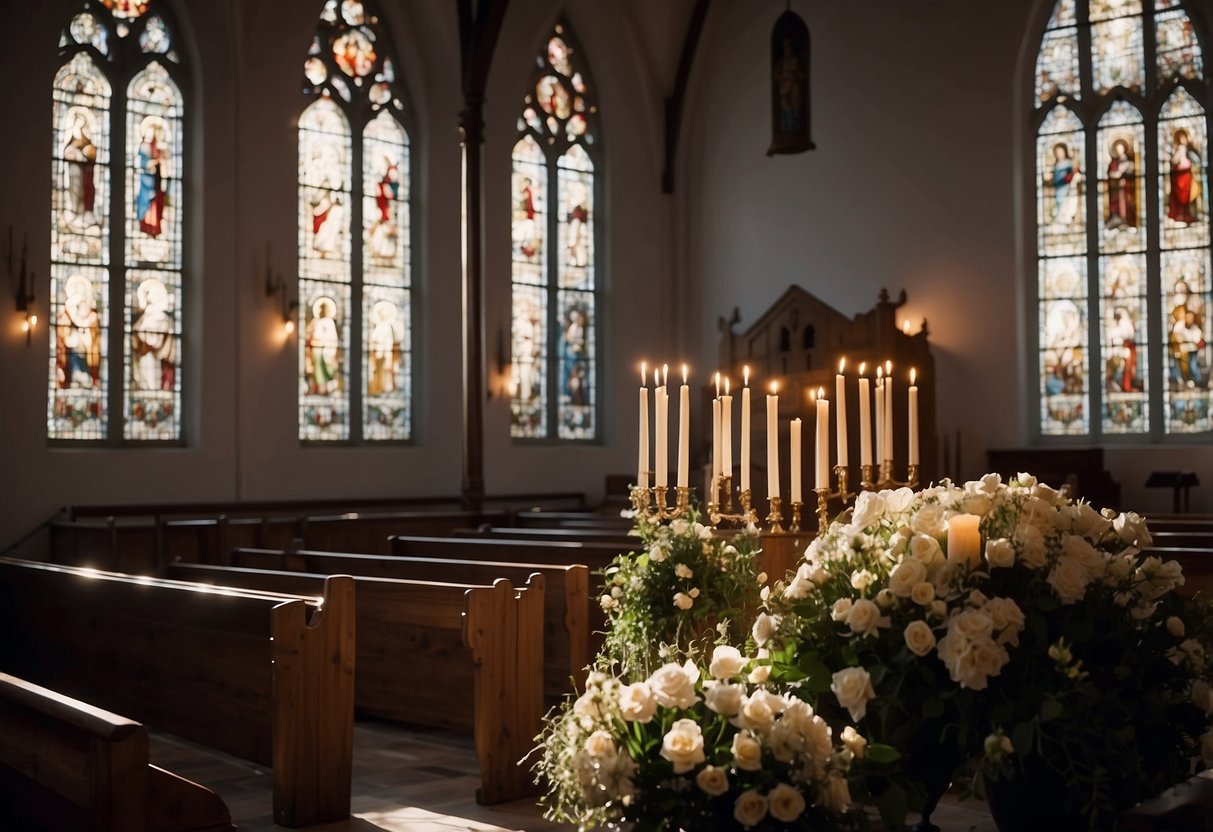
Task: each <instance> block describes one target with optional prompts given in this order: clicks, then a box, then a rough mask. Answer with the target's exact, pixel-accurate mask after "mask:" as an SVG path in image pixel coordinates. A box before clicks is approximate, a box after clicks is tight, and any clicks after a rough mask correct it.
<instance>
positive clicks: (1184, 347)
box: [1162, 248, 1213, 433]
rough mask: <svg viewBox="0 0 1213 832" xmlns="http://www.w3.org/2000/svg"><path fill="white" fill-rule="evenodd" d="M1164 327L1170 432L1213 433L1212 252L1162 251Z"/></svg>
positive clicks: (1167, 414)
mask: <svg viewBox="0 0 1213 832" xmlns="http://www.w3.org/2000/svg"><path fill="white" fill-rule="evenodd" d="M1162 285H1163V293H1164V294H1163V299H1164V319H1163V325H1164V330H1165V334H1166V338H1167V348H1166V353H1165V354H1166V363H1165V366H1166V377H1167V392H1166V396H1165V405H1166V407H1165V412H1166V423H1167V432H1168V433H1199V432H1203V431H1208V430H1210V429H1213V422H1211V421H1210V405H1211V394H1210V389H1211V388H1210V368H1211V367H1213V326H1211V322H1210V320H1209V310H1210V308H1211V307H1213V291H1211V289H1210V285H1209V250H1208V248H1199V249H1185V250H1180V251H1164V252H1163V254H1162Z"/></svg>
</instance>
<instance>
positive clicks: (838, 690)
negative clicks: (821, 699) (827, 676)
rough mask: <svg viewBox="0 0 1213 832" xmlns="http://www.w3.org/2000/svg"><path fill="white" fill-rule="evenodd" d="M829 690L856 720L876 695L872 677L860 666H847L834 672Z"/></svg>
mask: <svg viewBox="0 0 1213 832" xmlns="http://www.w3.org/2000/svg"><path fill="white" fill-rule="evenodd" d="M830 690H831V691H833V692H834V696H835V698H837V699H838V704H839V705H841V706H842V707H844V708H846V709H847V711H849V712H850V714H851V719H852V720H854V721H856V722H858V721H859V720H861V719H863V717H864V715H865V714H866V713H867V712H868V702H870V701H871V700H872V699H873V698H874V697H875V696H876V691H875V690H873V688H872V677H871V675H869V674H868V671H866V670H864V669H863V668H862V667H848V668H845V669H843V670H840V671H838V672H837V673H835V674H834V676H833V681H832V682H831V684H830Z"/></svg>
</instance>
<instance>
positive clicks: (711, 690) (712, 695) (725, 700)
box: [703, 682, 745, 717]
mask: <svg viewBox="0 0 1213 832" xmlns="http://www.w3.org/2000/svg"><path fill="white" fill-rule="evenodd" d="M703 701H704V704H705V705H707V706H708V708H709V709H710V710H713V711H715V712H716V713H718V714H720V715H721V716H726V717H727V716H737V714H738V713H740V712H741V705H742V703H743V702H745V686H744V685H730V684H725V683H724V682H716V683H715V684H712V685H711V686H710V687H708V686H705V688H704V692H703Z"/></svg>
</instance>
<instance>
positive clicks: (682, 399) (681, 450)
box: [678, 364, 691, 488]
mask: <svg viewBox="0 0 1213 832" xmlns="http://www.w3.org/2000/svg"><path fill="white" fill-rule="evenodd" d="M690 484H691V388H690V387H688V386H687V365H686V364H683V365H682V387H680V388H679V389H678V487H679V488H687V487H689V486H690Z"/></svg>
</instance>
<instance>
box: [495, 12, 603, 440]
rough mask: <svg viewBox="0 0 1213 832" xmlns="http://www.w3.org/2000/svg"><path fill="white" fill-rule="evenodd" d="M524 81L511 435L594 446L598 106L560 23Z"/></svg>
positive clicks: (517, 166) (515, 190)
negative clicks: (527, 84)
mask: <svg viewBox="0 0 1213 832" xmlns="http://www.w3.org/2000/svg"><path fill="white" fill-rule="evenodd" d="M532 83H533V87H532V88H531V89H532V92H531V93H530V94H528V95H526V96H525V97H524V99H523V106H522V114H521V115H520V116H519V118H518V122H517V126H518V132H519V134H520V135H519V138H518V140H517V142H516V143H515V145H514V152H513V161H512V177H511V200H512V208H511V237H512V246H511V251H512V254H511V260H512V279H513V303H512V309H513V323H512V339H511V355H512V360H511V378H510V386H511V402H510V412H511V422H510V433H511V435H512V436H514V437H516V438H533V439H540V438H556V439H572V440H592V439H595V438H597V436H598V433H599V431H598V417H597V413H598V404H597V374H598V357H597V326H598V322H597V313H598V303H597V292H596V290H597V275H596V261H597V255H596V253H595V242H594V217H595V212H596V208H595V193H596V190H595V181H594V161H593V157H592V156H591V153H590V150H589V147H590V145H591V144H592V142H593V139H594V121H595V118H596V115H597V108H596V107H595V105H594V104H593V102H592V99H591V96H590V94H589V86H588V84H587V83H586V81H585V75H584V69H583V68H581V67H579V65H578V52H577V49H576V48H575V47H574V45H573V43H572V40H571V39H570V37H569V34H568V33H567V32H566V31H565V29H564V26H563V25H558V26H557V27H556V30H555V32H554V33H553V34H552V36H551V37H549V38H548V41H547V43H546V47H545V48H544V50H542V51H541V52H540V53H539V54H538V55H537V56H536V61H535V74H534V76H533V80H532ZM549 207H550V208H551V210H549Z"/></svg>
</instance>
